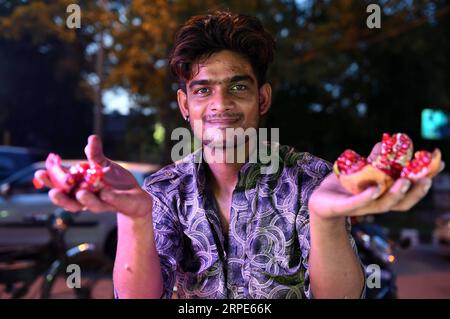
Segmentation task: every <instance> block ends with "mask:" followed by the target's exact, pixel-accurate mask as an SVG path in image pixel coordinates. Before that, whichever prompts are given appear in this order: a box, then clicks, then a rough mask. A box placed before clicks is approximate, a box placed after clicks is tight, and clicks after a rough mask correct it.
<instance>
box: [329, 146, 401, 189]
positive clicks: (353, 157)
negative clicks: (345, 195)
mask: <svg viewBox="0 0 450 319" xmlns="http://www.w3.org/2000/svg"><path fill="white" fill-rule="evenodd" d="M334 172H335V174H336V175H337V176H338V178H339V181H340V183H341V184H342V186H343V187H344V188H345V189H346V190H348V191H349V192H350V193H352V194H358V193H360V192H362V191H363V190H364V189H366V188H367V187H369V186H376V185H379V186H380V190H381V192H382V193H383V192H385V191H386V190H387V189H388V188H389V187H391V186H392V184H393V183H394V179H393V178H392V177H391V176H389V175H388V174H386V173H385V172H384V171H382V170H380V169H378V168H376V167H375V166H373V165H371V164H370V163H369V162H368V161H367V159H366V158H364V157H362V156H361V155H359V154H358V153H356V152H355V151H352V150H346V151H345V152H344V153H342V155H341V156H339V158H338V159H337V161H336V162H335V164H334Z"/></svg>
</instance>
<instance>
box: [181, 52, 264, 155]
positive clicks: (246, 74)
mask: <svg viewBox="0 0 450 319" xmlns="http://www.w3.org/2000/svg"><path fill="white" fill-rule="evenodd" d="M197 71H198V72H197ZM193 74H194V77H193V78H192V79H191V80H190V81H188V82H187V83H186V93H184V92H183V91H182V90H179V91H178V104H179V106H180V109H181V112H182V113H183V116H185V117H186V115H189V121H190V123H191V126H192V129H193V131H194V135H195V136H196V137H197V138H198V139H200V140H202V141H203V144H205V145H209V146H210V147H211V146H212V147H220V146H222V147H224V146H225V145H226V144H227V143H226V142H227V141H226V134H225V133H226V129H227V128H231V129H237V128H242V129H243V130H247V129H248V128H255V129H256V128H258V125H259V119H260V116H261V115H262V114H264V113H266V112H267V110H268V109H269V106H270V98H271V97H270V93H271V92H270V85H269V84H265V85H263V86H262V87H261V88H258V84H257V80H256V76H255V73H254V71H253V69H252V66H251V64H250V63H249V62H248V61H247V59H245V58H244V57H243V56H242V55H240V54H238V53H235V52H231V51H220V52H218V53H215V54H213V55H211V56H210V57H209V58H208V59H206V60H204V61H201V62H200V63H199V64H197V65H194V67H193ZM228 142H229V141H228Z"/></svg>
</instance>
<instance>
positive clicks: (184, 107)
mask: <svg viewBox="0 0 450 319" xmlns="http://www.w3.org/2000/svg"><path fill="white" fill-rule="evenodd" d="M177 101H178V107H179V108H180V112H181V115H182V116H183V118H186V117H187V116H188V115H189V108H188V103H187V95H186V92H184V91H183V90H182V89H178V91H177Z"/></svg>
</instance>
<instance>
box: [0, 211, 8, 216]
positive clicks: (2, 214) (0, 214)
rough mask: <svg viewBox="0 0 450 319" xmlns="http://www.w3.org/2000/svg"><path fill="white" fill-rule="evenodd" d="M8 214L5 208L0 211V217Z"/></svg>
mask: <svg viewBox="0 0 450 319" xmlns="http://www.w3.org/2000/svg"><path fill="white" fill-rule="evenodd" d="M8 216H9V213H8V211H7V210H2V211H0V218H6V217H8Z"/></svg>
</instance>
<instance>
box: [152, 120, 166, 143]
mask: <svg viewBox="0 0 450 319" xmlns="http://www.w3.org/2000/svg"><path fill="white" fill-rule="evenodd" d="M165 135H166V130H165V128H164V126H162V125H161V123H156V124H155V132H154V133H153V138H154V140H155V142H156V143H157V144H160V145H161V144H162V143H163V142H164V137H165Z"/></svg>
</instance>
